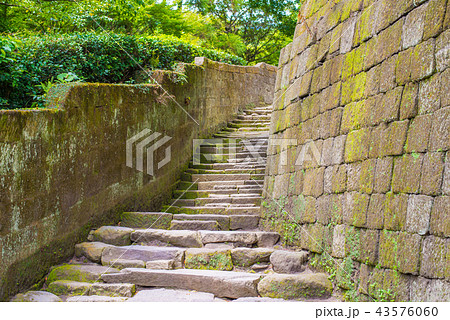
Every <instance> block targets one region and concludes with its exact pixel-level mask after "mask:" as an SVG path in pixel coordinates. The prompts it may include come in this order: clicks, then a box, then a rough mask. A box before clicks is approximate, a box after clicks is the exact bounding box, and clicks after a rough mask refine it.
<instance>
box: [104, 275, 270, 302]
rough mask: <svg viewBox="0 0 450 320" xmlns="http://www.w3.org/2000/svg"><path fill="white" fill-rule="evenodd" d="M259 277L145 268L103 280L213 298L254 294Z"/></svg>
mask: <svg viewBox="0 0 450 320" xmlns="http://www.w3.org/2000/svg"><path fill="white" fill-rule="evenodd" d="M260 278H261V276H260V275H256V274H251V273H244V272H233V271H216V270H190V269H181V270H149V269H124V270H122V271H121V272H120V273H115V274H104V275H103V276H102V279H103V280H104V281H106V282H107V283H120V282H126V283H134V284H136V285H139V286H143V287H173V288H178V289H184V290H196V291H200V292H209V293H212V294H214V295H215V296H216V297H223V298H234V299H236V298H240V297H256V296H258V291H257V289H256V286H257V284H258V282H259V280H260Z"/></svg>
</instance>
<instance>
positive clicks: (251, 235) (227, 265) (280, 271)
mask: <svg viewBox="0 0 450 320" xmlns="http://www.w3.org/2000/svg"><path fill="white" fill-rule="evenodd" d="M271 110H272V108H271V106H266V107H255V108H252V109H247V110H245V111H243V112H242V113H241V114H239V115H238V117H237V118H236V119H235V120H233V121H232V122H230V123H229V125H228V127H227V128H224V129H223V130H221V131H220V132H218V133H216V134H215V136H214V137H215V139H220V138H222V139H223V140H222V141H221V142H220V143H217V144H209V145H206V146H202V147H201V148H200V153H201V164H196V165H194V164H193V163H191V164H190V166H189V169H187V170H186V172H185V173H184V174H183V175H182V177H181V180H180V181H179V183H178V188H177V190H176V191H174V193H173V199H172V200H171V201H170V202H169V203H168V204H167V205H166V206H163V208H162V210H161V212H124V213H123V214H122V219H121V222H120V224H119V225H118V226H103V227H101V228H98V229H96V230H92V231H91V233H90V234H89V237H88V242H84V243H80V244H78V245H77V246H76V248H75V257H74V259H73V260H71V261H70V262H69V263H68V264H65V265H62V266H57V267H54V268H53V269H52V270H51V272H50V274H49V275H48V276H47V279H46V282H45V285H44V288H43V290H45V291H37V292H35V291H33V292H28V293H26V294H25V295H22V296H21V298H20V299H22V300H24V299H31V298H29V297H33V296H35V297H39V299H40V300H43V299H44V300H45V299H53V300H58V299H61V300H63V301H75V302H76V301H80V302H86V301H105V302H106V301H111V302H121V301H130V302H133V301H180V302H181V301H210V302H213V301H224V299H225V300H227V301H229V300H231V301H285V300H292V299H294V300H305V301H308V300H314V301H317V299H319V300H321V301H329V300H333V298H331V295H332V289H333V288H332V285H331V282H330V281H329V280H328V277H327V276H326V275H325V274H314V273H312V272H311V271H309V270H308V269H307V263H308V253H307V252H305V251H299V252H296V251H288V250H286V249H284V248H282V247H281V246H280V245H279V240H280V235H279V234H277V233H274V232H263V231H259V230H258V225H259V220H260V204H261V200H262V196H261V195H262V188H263V183H264V172H265V166H266V161H267V145H268V136H269V124H270V114H271ZM25 296H26V297H28V298H24V297H25ZM16 299H18V298H16ZM35 299H38V298H35Z"/></svg>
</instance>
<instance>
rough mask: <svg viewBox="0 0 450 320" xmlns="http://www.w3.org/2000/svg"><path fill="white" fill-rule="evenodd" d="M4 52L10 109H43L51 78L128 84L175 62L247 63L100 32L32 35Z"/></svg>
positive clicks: (2, 91)
mask: <svg viewBox="0 0 450 320" xmlns="http://www.w3.org/2000/svg"><path fill="white" fill-rule="evenodd" d="M0 44H1V46H2V47H5V48H6V47H8V46H10V47H11V46H16V45H18V42H17V43H15V42H12V41H11V40H10V39H9V38H0ZM14 48H15V47H14ZM4 51H5V52H9V54H8V55H6V58H1V59H2V60H0V61H1V62H0V68H1V70H2V73H1V78H0V96H1V97H2V98H3V100H2V104H3V107H5V106H6V107H9V108H17V107H30V106H32V105H34V103H35V102H37V103H38V104H40V103H41V99H40V96H41V95H42V94H43V93H45V88H47V87H48V82H49V81H50V82H51V81H52V79H53V80H54V79H58V80H60V81H61V80H65V81H68V80H70V81H73V80H76V78H79V79H83V80H84V81H87V82H104V83H123V82H127V81H130V80H131V78H132V76H133V73H134V72H135V71H136V70H139V69H141V68H146V69H171V68H172V67H173V65H174V64H175V63H176V62H187V63H191V62H193V60H194V58H195V57H196V56H206V57H208V58H210V59H213V60H216V61H223V62H227V63H232V64H245V61H244V60H243V59H241V58H238V57H236V56H232V55H229V54H226V53H222V52H218V51H216V50H209V49H204V48H201V47H197V46H194V45H192V44H190V43H188V42H186V41H181V40H179V39H176V38H171V37H167V36H165V37H136V36H127V35H117V34H109V35H108V34H95V33H84V34H73V35H59V36H56V35H55V36H46V37H37V36H33V37H28V38H26V39H23V41H22V43H21V44H20V46H19V47H18V49H17V50H9V49H6V50H4ZM61 77H62V78H61Z"/></svg>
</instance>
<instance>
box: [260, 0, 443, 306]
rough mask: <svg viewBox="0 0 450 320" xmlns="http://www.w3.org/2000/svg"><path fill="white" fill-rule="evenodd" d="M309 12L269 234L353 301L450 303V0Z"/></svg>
mask: <svg viewBox="0 0 450 320" xmlns="http://www.w3.org/2000/svg"><path fill="white" fill-rule="evenodd" d="M301 14H302V16H301V17H299V23H298V25H297V28H296V32H295V36H294V41H293V42H292V43H291V44H289V45H288V46H287V47H286V48H284V50H283V51H282V53H281V56H280V63H279V68H278V75H277V83H276V89H275V103H274V113H273V116H272V125H271V140H270V141H271V146H270V147H269V152H268V168H267V177H266V180H265V191H266V201H265V203H264V210H263V216H264V220H263V227H264V228H265V229H266V230H276V231H279V232H280V233H282V234H283V237H284V239H285V242H286V243H287V244H288V245H292V246H298V247H301V248H304V249H307V250H309V251H311V252H312V253H313V258H312V260H311V263H310V264H311V266H312V267H314V268H317V269H321V270H325V271H327V272H329V273H330V274H331V277H332V279H333V280H334V282H335V284H336V286H337V287H338V288H340V289H341V290H342V292H343V293H344V295H345V297H346V298H347V299H349V300H362V301H373V300H399V301H409V300H411V301H449V300H450V282H449V280H450V239H449V237H450V213H449V212H450V197H449V193H450V152H449V148H450V69H449V68H448V66H449V61H450V58H449V57H450V30H449V26H450V1H447V0H429V1H424V0H404V1H392V0H341V1H323V0H322V1H321V0H308V1H306V2H305V4H304V5H303V6H302V9H301ZM302 17H303V18H304V19H305V20H303V18H302ZM277 139H292V140H293V141H295V142H297V144H295V143H293V141H290V140H284V145H283V144H281V143H280V141H281V140H277Z"/></svg>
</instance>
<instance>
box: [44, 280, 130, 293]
mask: <svg viewBox="0 0 450 320" xmlns="http://www.w3.org/2000/svg"><path fill="white" fill-rule="evenodd" d="M47 291H49V292H51V293H53V294H55V295H58V296H76V295H85V296H95V295H98V296H111V297H131V296H133V294H134V293H135V292H136V288H135V285H134V284H130V283H89V282H77V281H68V280H59V281H54V282H52V283H50V285H49V286H48V288H47Z"/></svg>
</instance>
